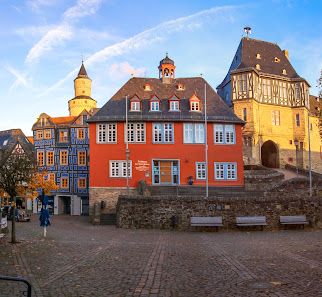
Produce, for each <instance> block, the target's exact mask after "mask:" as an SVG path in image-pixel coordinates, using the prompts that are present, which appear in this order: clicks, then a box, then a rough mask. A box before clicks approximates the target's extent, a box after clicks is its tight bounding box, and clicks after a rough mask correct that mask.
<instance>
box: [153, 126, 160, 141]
mask: <svg viewBox="0 0 322 297" xmlns="http://www.w3.org/2000/svg"><path fill="white" fill-rule="evenodd" d="M153 140H154V142H162V124H153Z"/></svg>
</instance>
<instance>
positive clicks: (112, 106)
mask: <svg viewBox="0 0 322 297" xmlns="http://www.w3.org/2000/svg"><path fill="white" fill-rule="evenodd" d="M179 83H181V84H183V90H178V84H179ZM205 83H206V90H207V91H206V95H207V118H208V120H209V121H212V122H228V123H244V122H243V121H242V120H241V119H239V118H238V117H237V116H236V115H235V114H234V112H233V111H232V110H231V109H230V108H229V107H228V106H227V105H226V104H225V103H224V102H223V101H222V99H221V98H220V97H219V96H218V95H217V93H216V92H215V91H214V89H213V88H212V87H211V86H210V85H209V84H208V83H207V82H206V81H205V80H204V79H203V78H201V77H191V78H176V79H172V80H171V82H170V83H162V81H161V80H160V79H157V78H141V77H132V78H131V79H130V80H129V81H127V82H126V83H125V85H124V86H123V87H121V89H120V90H119V91H118V92H117V93H116V94H115V95H114V96H113V97H112V98H111V99H110V100H109V101H108V102H107V103H106V104H105V105H104V106H103V107H102V108H101V109H100V110H99V111H98V112H97V113H96V114H95V115H94V116H93V117H91V118H90V119H89V120H88V122H104V121H125V113H126V112H125V107H126V103H125V97H126V96H127V98H128V100H130V99H131V98H132V97H133V96H134V95H137V96H138V97H139V98H140V99H141V102H142V108H141V111H138V112H134V111H129V112H128V119H129V120H136V121H156V120H159V121H199V122H200V121H204V88H205ZM146 84H149V85H150V86H151V90H149V91H146V90H145V88H144V87H145V85H146ZM154 94H155V95H156V96H157V97H158V98H159V99H160V100H161V104H160V110H161V111H157V112H151V111H149V110H150V108H149V99H151V97H152V96H153V95H154ZM194 94H195V95H196V96H197V97H198V98H199V99H200V100H201V112H193V111H190V110H189V99H190V98H191V97H192V96H193V95H194ZM173 95H176V96H177V97H178V98H179V99H180V112H176V111H169V99H170V98H171V97H172V96H173ZM128 102H129V101H128ZM129 108H130V104H128V109H129Z"/></svg>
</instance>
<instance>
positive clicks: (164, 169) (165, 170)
mask: <svg viewBox="0 0 322 297" xmlns="http://www.w3.org/2000/svg"><path fill="white" fill-rule="evenodd" d="M171 164H172V162H171V161H160V182H161V183H170V184H171V183H172V169H171Z"/></svg>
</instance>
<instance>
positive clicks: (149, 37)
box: [38, 6, 237, 97]
mask: <svg viewBox="0 0 322 297" xmlns="http://www.w3.org/2000/svg"><path fill="white" fill-rule="evenodd" d="M236 7H237V6H223V7H213V8H211V9H207V10H203V11H200V12H198V13H196V14H193V15H189V16H187V17H183V18H179V19H176V20H172V21H168V22H164V23H161V24H159V25H157V26H155V27H153V28H151V29H148V30H145V31H143V32H141V33H139V34H137V35H135V36H133V37H131V38H128V39H126V40H124V41H122V42H119V43H116V44H114V45H112V46H108V47H106V48H104V49H103V50H101V51H99V52H97V53H95V54H94V55H92V56H91V57H90V58H89V59H87V60H86V61H85V63H84V64H85V67H87V66H90V65H93V64H95V63H102V62H103V61H106V60H108V59H110V58H111V57H113V56H120V55H123V54H125V53H128V52H131V51H133V50H136V49H139V48H145V47H148V46H149V45H150V44H152V43H154V42H159V41H161V40H164V39H166V38H167V36H168V35H169V34H170V33H172V32H177V31H180V30H185V29H188V30H192V29H193V28H200V26H201V23H202V22H204V21H205V20H206V19H207V18H208V17H212V18H211V20H213V19H215V20H217V21H219V22H221V21H222V18H220V17H219V16H220V14H222V13H224V14H223V15H221V16H222V17H223V18H224V19H226V18H227V17H230V12H231V11H232V10H234V9H235V8H236ZM213 14H218V15H217V18H214V17H213ZM197 20H199V22H197ZM114 67H116V66H114ZM77 71H78V68H76V69H74V70H73V71H72V72H70V73H69V74H68V75H67V76H66V77H64V78H63V79H61V80H59V81H58V82H57V83H56V84H54V85H53V86H51V87H49V88H48V89H47V90H46V91H45V92H43V93H41V94H39V96H38V97H41V96H44V95H46V94H48V93H49V92H52V91H53V90H55V89H57V88H58V87H60V86H61V85H62V84H64V83H65V82H66V81H68V80H70V79H71V78H73V77H75V75H76V74H77Z"/></svg>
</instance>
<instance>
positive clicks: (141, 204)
mask: <svg viewBox="0 0 322 297" xmlns="http://www.w3.org/2000/svg"><path fill="white" fill-rule="evenodd" d="M319 194H321V192H320V193H319ZM175 215H176V216H178V218H179V223H178V225H177V226H176V229H179V230H192V229H193V228H194V227H190V218H191V217H194V216H200V217H216V216H218V217H222V219H223V225H224V227H223V229H226V230H232V229H237V227H236V223H235V222H236V217H237V216H266V218H267V223H268V226H267V227H266V229H275V228H279V227H280V226H279V216H282V215H285V216H288V215H306V217H307V220H308V221H309V222H310V225H311V227H313V228H316V227H322V197H321V196H320V197H318V196H316V197H312V198H310V197H305V196H297V195H292V196H289V195H288V196H285V195H280V193H279V192H275V193H274V192H271V193H270V195H269V196H268V195H265V196H263V197H247V198H245V197H229V198H228V197H211V198H208V199H205V198H200V197H177V196H153V197H143V196H131V197H126V196H120V197H119V199H118V204H117V225H118V227H120V228H146V229H150V228H153V229H173V226H172V217H173V216H175Z"/></svg>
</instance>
